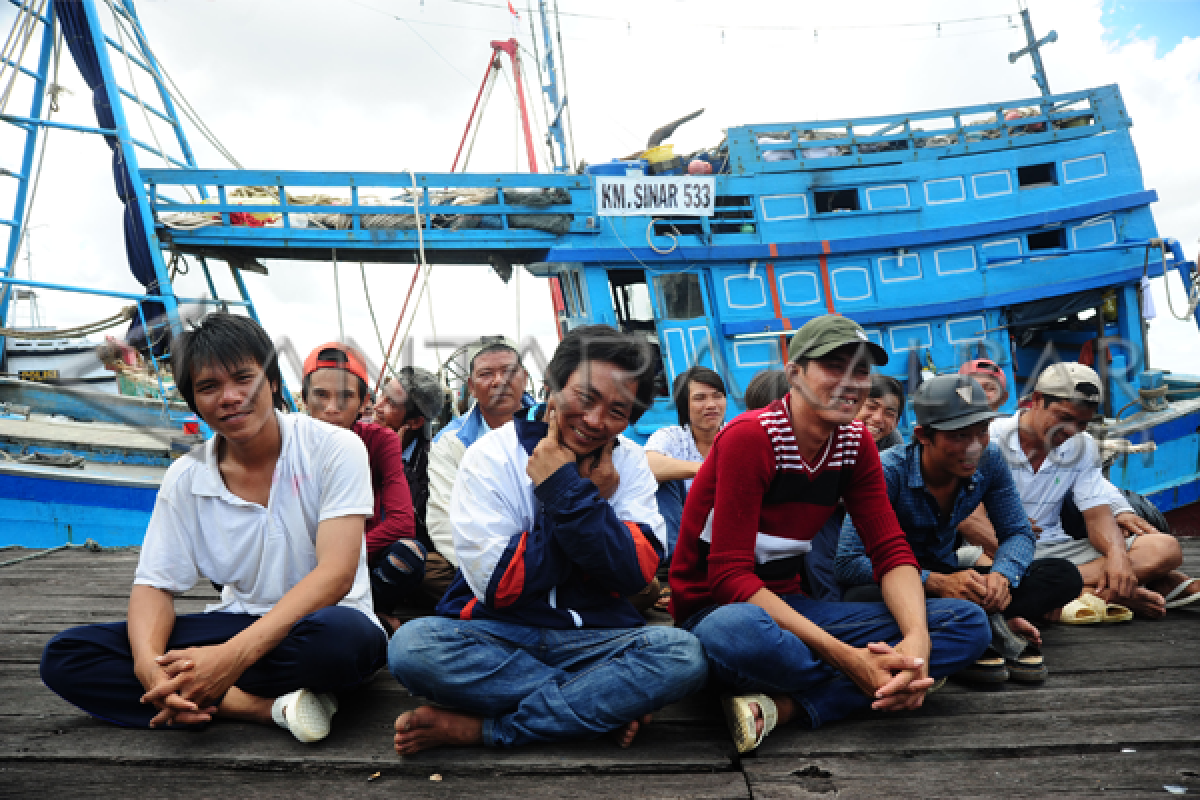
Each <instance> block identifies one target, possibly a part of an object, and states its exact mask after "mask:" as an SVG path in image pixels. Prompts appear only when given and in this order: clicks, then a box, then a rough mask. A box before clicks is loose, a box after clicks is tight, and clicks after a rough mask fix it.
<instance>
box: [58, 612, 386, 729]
mask: <svg viewBox="0 0 1200 800" xmlns="http://www.w3.org/2000/svg"><path fill="white" fill-rule="evenodd" d="M258 620H259V617H257V616H255V615H253V614H230V613H225V612H223V611H214V612H212V613H209V614H182V615H180V616H179V617H177V618H176V619H175V626H174V627H173V628H172V629H171V636H170V638H169V639H167V650H183V649H186V648H188V647H207V646H209V645H216V644H223V643H225V642H227V641H229V640H230V639H232V638H233V637H234V636H236V635H238V634H239V633H241V632H242V631H244V630H245V629H246V628H249V627H250V626H251V625H253V624H254V623H255V622H257V621H258ZM386 650H387V636H386V635H384V632H383V631H382V630H381V629H380V628H379V626H378V625H376V624H375V623H374V622H372V621H371V620H370V619H368V618H367V616H366V615H365V614H363V613H362V612H361V611H358V610H356V609H353V608H346V607H345V606H329V607H327V608H322V609H319V610H317V611H314V612H313V613H311V614H308V615H306V616H304V617H301V618H300V621H299V622H297V623H296V624H295V625H293V626H292V629H291V631H289V632H288V635H287V637H286V638H285V639H284V640H283V641H282V642H280V643H279V644H278V645H276V646H275V649H274V650H272V651H270V652H269V653H267V654H266V655H265V656H263V658H262V660H260V661H259V662H258V663H256V664H253V665H252V666H251V667H250V668H249V669H247V670H246V671H245V672H243V673H242V676H241V677H240V678H238V679H237V681H235V682H234V686H237V687H238V688H239V689H241V690H242V691H244V692H247V693H248V694H252V695H255V696H257V697H272V698H273V697H279V696H280V695H284V694H287V693H288V692H294V691H295V690H297V689H312V690H313V691H317V692H341V691H346V690H349V689H353V688H354V687H356V686H358V685H359V684H361V683H363V682H364V681H366V680H368V679H369V678H370V677H371V676H372V675H374V674H375V673H376V671H378V670H379V668H380V667H382V666H383V660H384V655H385V654H386ZM41 675H42V682H43V683H45V684H46V686H48V687H50V688H51V689H53V690H54V691H55V692H57V693H58V695H59V696H60V697H62V699H64V700H66V701H67V702H68V703H71V704H73V705H75V706H78V707H79V708H81V709H83V710H84V711H86V712H87V713H89V714H91V715H92V716H93V717H98V718H100V719H103V720H107V721H109V722H115V723H116V724H117V725H123V726H125V727H131V728H145V727H148V726H149V725H150V720H151V719H153V718H154V716H155V715H156V714H157V713H158V709H156V708H155V707H154V706H151V705H146V704H144V703H141V702H140V699H141V696H142V695H143V694H145V693H146V690H145V688H144V687H143V686H142V683H141V681H139V680H138V679H137V676H136V675H134V673H133V651H132V649H131V648H130V645H129V632H128V629H127V627H126V624H125V623H124V622H110V623H106V624H103V625H84V626H82V627H79V628H71V629H70V630H66V631H63V632H62V633H60V634H58V635H57V636H55V637H54V638H53V639H51V640H50V643H49V644H47V645H46V649H45V651H44V652H43V653H42V665H41ZM188 727H189V726H179V727H176V728H172V730H181V729H182V730H186V729H187V728H188ZM158 730H168V729H167V728H158Z"/></svg>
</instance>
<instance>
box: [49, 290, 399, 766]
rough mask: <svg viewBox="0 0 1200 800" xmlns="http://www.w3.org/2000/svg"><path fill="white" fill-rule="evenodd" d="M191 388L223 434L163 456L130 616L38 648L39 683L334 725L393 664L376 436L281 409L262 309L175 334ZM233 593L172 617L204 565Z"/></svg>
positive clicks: (149, 709) (211, 715) (299, 724)
mask: <svg viewBox="0 0 1200 800" xmlns="http://www.w3.org/2000/svg"><path fill="white" fill-rule="evenodd" d="M173 350H174V353H173V366H174V371H175V376H176V381H177V384H178V386H179V391H180V393H181V394H182V395H183V397H184V399H185V400H186V401H187V403H188V406H189V407H190V408H191V409H192V410H193V411H194V412H196V413H197V414H198V415H199V416H200V417H201V418H202V419H203V420H204V421H205V422H206V423H207V424H208V425H209V427H211V428H212V430H213V431H214V434H215V435H214V436H213V437H212V439H210V440H209V441H208V442H206V443H205V444H204V445H201V446H199V447H197V448H196V449H195V450H193V451H192V452H191V453H189V454H188V455H187V456H185V457H183V458H181V459H179V460H178V461H176V462H175V463H174V464H172V465H171V468H170V469H169V470H167V474H166V476H165V477H164V478H163V484H162V487H161V489H160V490H159V493H158V498H157V500H156V502H155V506H154V512H153V514H152V516H151V518H150V525H149V527H148V528H147V530H146V538H145V541H144V542H143V544H142V552H141V557H140V559H139V561H138V568H137V573H136V575H135V577H134V585H133V590H132V592H131V594H130V598H129V614H128V620H127V622H118V623H109V624H105V625H88V626H84V627H80V628H73V629H71V630H68V631H64V632H63V633H60V634H59V635H58V636H56V637H54V639H52V640H51V641H50V643H49V644H48V645H47V646H46V650H45V652H44V653H43V656H42V665H41V674H42V680H43V681H44V682H45V684H46V685H47V686H49V687H50V688H51V689H53V690H54V691H55V692H57V693H58V694H59V695H60V696H62V697H63V698H64V699H65V700H67V701H68V702H70V703H73V704H74V705H76V706H78V707H79V708H81V709H83V710H84V711H86V712H88V713H89V714H91V715H93V716H95V717H98V718H101V719H105V720H108V721H111V722H115V723H116V724H118V725H123V726H126V727H150V728H175V727H191V726H196V725H203V724H204V723H208V722H210V721H212V720H214V719H238V720H246V721H253V722H259V723H263V724H267V725H271V724H277V725H279V726H280V727H282V728H285V729H287V730H289V731H291V732H292V734H294V735H295V736H296V738H297V739H299V740H300V741H303V742H312V741H317V740H318V739H321V738H324V737H325V736H326V735H328V733H329V727H330V722H331V719H332V716H333V713H334V711H336V709H337V699H336V697H335V693H336V692H340V691H343V690H346V689H350V688H352V687H354V686H356V685H358V684H360V683H362V682H363V681H365V680H367V679H368V678H370V677H371V675H373V674H374V673H375V671H376V670H378V669H379V668H380V667H382V666H383V664H384V660H385V657H386V650H387V636H386V635H385V634H384V632H383V629H382V628H381V627H380V626H379V624H378V622H376V620H375V617H374V614H373V612H372V609H371V590H370V582H369V579H368V574H367V562H366V546H365V542H364V539H363V525H364V520H365V519H366V517H367V516H369V515H370V514H371V513H372V496H371V477H370V468H369V466H368V462H367V453H366V449H365V448H364V447H363V444H362V441H361V440H360V439H359V438H358V437H357V436H355V435H354V433H353V432H351V431H347V430H343V429H340V428H335V427H334V426H332V425H328V424H326V423H324V422H319V421H317V420H314V419H312V418H310V417H307V416H302V415H299V414H285V413H280V411H278V410H277V409H279V408H282V407H283V398H282V395H281V388H282V378H281V376H280V374H279V367H278V363H277V361H276V357H275V349H274V346H273V345H272V343H271V340H270V338H269V337H268V336H267V334H266V332H265V331H263V330H262V328H261V327H259V325H258V324H257V323H256V322H254V321H253V320H251V319H248V318H246V317H239V316H235V315H232V314H227V313H214V314H210V315H209V316H208V317H206V318H205V319H204V320H202V321H201V322H200V324H199V325H197V326H196V327H195V328H194V329H193V330H190V331H187V332H185V333H184V334H183V335H182V336H180V337H179V339H178V340H177V341H176V343H175V346H174V348H173ZM201 579H204V580H210V581H213V582H214V583H217V584H220V585H222V586H223V589H222V592H221V602H219V603H216V604H214V605H211V606H209V607H208V608H207V609H206V610H205V613H203V614H185V615H183V616H179V617H177V616H176V615H175V609H174V596H175V595H177V594H180V593H182V592H186V591H187V590H188V589H190V588H192V587H193V586H194V585H195V584H196V583H197V582H198V581H199V580H201Z"/></svg>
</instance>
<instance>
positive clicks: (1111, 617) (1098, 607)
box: [1079, 593, 1133, 623]
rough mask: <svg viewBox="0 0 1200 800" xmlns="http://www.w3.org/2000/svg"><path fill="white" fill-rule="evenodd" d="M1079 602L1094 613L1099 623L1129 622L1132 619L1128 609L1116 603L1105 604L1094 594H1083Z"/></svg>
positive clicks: (1131, 613)
mask: <svg viewBox="0 0 1200 800" xmlns="http://www.w3.org/2000/svg"><path fill="white" fill-rule="evenodd" d="M1079 600H1081V601H1083V602H1084V603H1086V604H1087V606H1088V607H1089V608H1091V609H1092V611H1094V612H1096V616H1097V617H1099V618H1100V621H1101V622H1104V623H1113V622H1129V621H1131V620H1132V619H1133V612H1132V611H1130V610H1129V609H1128V608H1126V607H1125V606H1122V605H1118V604H1117V603H1106V602H1104V600H1102V599H1101V598H1100V597H1097V596H1096V595H1094V594H1090V593H1085V594H1083V595H1080V597H1079Z"/></svg>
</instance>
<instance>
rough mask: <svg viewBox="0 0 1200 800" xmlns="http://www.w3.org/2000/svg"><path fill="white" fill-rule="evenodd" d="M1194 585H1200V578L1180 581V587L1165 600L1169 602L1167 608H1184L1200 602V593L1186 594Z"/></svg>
mask: <svg viewBox="0 0 1200 800" xmlns="http://www.w3.org/2000/svg"><path fill="white" fill-rule="evenodd" d="M1193 583H1200V578H1187V579H1185V580H1182V581H1180V582H1179V585H1178V586H1176V587H1175V588H1174V589H1172V590H1171V591H1170V592H1169V593H1168V594H1167V596H1166V597H1165V598H1164V599H1165V600H1166V601H1167V608H1184V607H1186V606H1190V605H1191V604H1192V603H1195V602H1200V592H1195V593H1193V594H1184V592H1186V591H1187V588H1188V587H1189V586H1191V585H1192V584H1193Z"/></svg>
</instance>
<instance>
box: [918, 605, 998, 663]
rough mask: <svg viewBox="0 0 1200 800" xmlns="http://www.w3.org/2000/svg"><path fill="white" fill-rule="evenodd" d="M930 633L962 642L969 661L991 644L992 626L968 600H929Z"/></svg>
mask: <svg viewBox="0 0 1200 800" xmlns="http://www.w3.org/2000/svg"><path fill="white" fill-rule="evenodd" d="M928 602H929V612H928V614H929V622H930V624H929V627H930V628H931V631H930V633H933V632H934V631H933V630H932V629H933V628H935V627H936V628H937V629H938V632H939V633H944V634H950V635H952V636H954V637H956V638H958V639H960V640H962V641H963V642H964V645H965V647H966V648H967V649H968V650H969V651H970V652H971V654H972V655H971V656H970V658H971V660H974V659H975V658H978V657H979V656H980V655H981V654H982V653H983V651H984V650H987V649H988V647H989V646H990V645H991V643H992V626H991V623H990V622H989V621H988V615H987V612H986V611H984V610H983V608H982V607H980V606H978V605H976V604H975V603H972V602H971V601H969V600H945V599H940V600H930V601H928Z"/></svg>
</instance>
